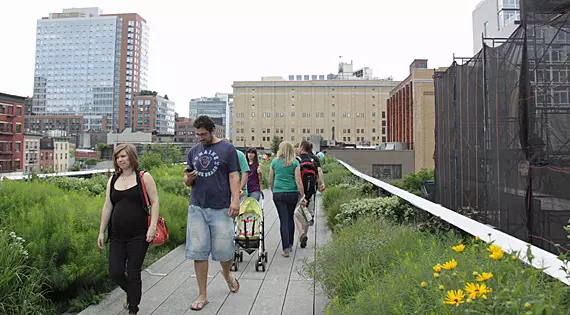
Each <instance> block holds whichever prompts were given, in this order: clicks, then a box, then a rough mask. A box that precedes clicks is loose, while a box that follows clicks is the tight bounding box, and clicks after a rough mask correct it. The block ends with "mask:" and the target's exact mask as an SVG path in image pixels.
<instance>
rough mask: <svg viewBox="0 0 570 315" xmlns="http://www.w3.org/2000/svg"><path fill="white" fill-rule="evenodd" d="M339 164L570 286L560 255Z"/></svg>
mask: <svg viewBox="0 0 570 315" xmlns="http://www.w3.org/2000/svg"><path fill="white" fill-rule="evenodd" d="M338 161H339V162H340V163H341V164H342V165H343V166H344V167H346V169H348V170H349V171H350V172H351V173H352V174H354V175H355V176H358V177H360V178H361V179H363V180H365V181H367V182H369V183H371V184H373V185H375V186H377V187H380V188H382V189H384V190H386V191H387V192H389V193H391V194H393V195H396V196H398V197H400V198H402V199H404V200H406V201H407V202H409V203H410V204H412V205H414V206H416V207H417V208H419V209H422V210H424V211H427V212H429V213H431V214H432V215H434V216H437V217H439V218H440V219H442V220H444V221H446V222H447V223H449V224H451V225H453V226H455V227H457V228H459V229H461V230H463V231H465V232H467V233H469V234H471V235H473V236H478V237H480V238H481V240H483V241H486V242H489V239H490V240H492V241H494V242H493V244H496V245H499V246H500V247H501V248H503V249H504V250H505V252H514V251H517V252H519V253H520V259H521V260H522V261H524V262H525V263H526V264H528V265H532V266H533V267H535V268H539V269H542V268H544V270H543V271H544V272H545V273H547V274H548V275H550V276H552V277H554V278H556V279H558V280H560V281H562V282H563V283H565V284H567V285H570V276H569V275H568V274H567V273H566V272H564V271H563V270H562V269H561V268H562V267H563V262H562V261H561V260H559V259H558V256H556V255H554V254H552V253H550V252H548V251H545V250H543V249H541V248H538V247H536V246H533V245H530V244H529V243H527V242H524V241H521V240H520V239H518V238H515V237H513V236H511V235H509V234H506V233H503V232H501V231H498V230H496V229H494V228H492V227H490V226H488V225H485V224H483V223H480V222H477V221H475V220H473V219H470V218H467V217H465V216H462V215H460V214H458V213H457V212H455V211H452V210H450V209H447V208H445V207H442V206H441V205H439V204H436V203H433V202H431V201H429V200H426V199H424V198H422V197H419V196H416V195H414V194H411V193H409V192H407V191H405V190H402V189H400V188H397V187H395V186H392V185H390V184H388V183H386V182H383V181H381V180H379V179H376V178H374V177H371V176H368V175H366V174H363V173H362V172H360V171H358V170H357V169H355V168H354V167H352V166H350V165H349V164H348V163H345V162H344V161H341V160H338ZM529 247H530V252H531V253H532V255H533V259H532V263H529V259H528V257H527V249H529Z"/></svg>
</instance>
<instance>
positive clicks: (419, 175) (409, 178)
mask: <svg viewBox="0 0 570 315" xmlns="http://www.w3.org/2000/svg"><path fill="white" fill-rule="evenodd" d="M434 178H435V175H434V170H433V169H425V168H423V169H421V170H420V171H419V172H416V173H411V174H408V175H406V176H404V180H403V181H397V182H393V183H392V185H394V186H396V187H398V188H400V189H403V190H406V191H408V192H410V193H412V194H415V195H418V196H419V195H420V194H421V189H422V183H423V182H425V181H428V180H434Z"/></svg>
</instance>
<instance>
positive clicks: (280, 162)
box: [269, 141, 304, 257]
mask: <svg viewBox="0 0 570 315" xmlns="http://www.w3.org/2000/svg"><path fill="white" fill-rule="evenodd" d="M269 189H270V190H271V191H272V192H273V202H274V203H275V207H276V208H277V213H278V214H279V222H280V224H281V227H280V232H281V246H282V248H283V253H282V256H283V257H289V254H290V252H291V250H292V248H293V238H294V237H295V221H294V217H293V215H294V213H295V207H296V206H297V203H298V202H299V198H303V197H304V189H303V183H302V182H301V171H300V168H299V161H297V160H296V159H295V148H294V147H293V144H291V142H289V141H283V142H281V144H280V145H279V151H278V152H277V156H276V158H275V159H274V160H273V161H271V166H270V169H269Z"/></svg>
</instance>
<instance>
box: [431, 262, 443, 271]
mask: <svg viewBox="0 0 570 315" xmlns="http://www.w3.org/2000/svg"><path fill="white" fill-rule="evenodd" d="M432 268H433V271H435V272H441V264H437V265H435V266H433V267H432Z"/></svg>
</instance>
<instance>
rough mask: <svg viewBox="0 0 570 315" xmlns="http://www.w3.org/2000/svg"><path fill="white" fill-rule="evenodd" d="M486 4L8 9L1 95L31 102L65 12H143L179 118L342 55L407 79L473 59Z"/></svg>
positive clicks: (157, 73)
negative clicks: (193, 103) (44, 21)
mask: <svg viewBox="0 0 570 315" xmlns="http://www.w3.org/2000/svg"><path fill="white" fill-rule="evenodd" d="M479 1H480V0H433V1H425V0H407V1H406V0H403V1H402V0H396V1H390V0H382V1H372V0H368V1H364V0H346V1H339V0H328V1H324V0H303V1H300V0H287V1H268V0H241V1H236V0H223V1H221V0H218V1H216V0H209V1H195V0H190V1H172V0H162V1H141V0H138V1H133V0H98V1H84V0H81V1H78V0H75V1H70V0H49V1H46V0H28V1H19V2H17V1H3V3H2V12H3V13H4V14H2V17H1V18H0V42H1V43H2V46H1V48H0V71H1V72H0V92H3V93H9V94H16V95H22V96H32V89H33V76H34V61H35V32H36V20H37V19H40V18H41V17H43V16H47V15H48V14H49V13H50V12H61V10H62V9H63V8H72V7H94V6H96V7H100V8H101V9H102V10H103V13H133V12H134V13H138V14H140V15H141V16H142V17H143V18H145V19H146V21H147V23H148V25H149V27H150V60H149V89H151V90H156V91H157V92H159V93H160V94H161V95H163V94H168V96H169V98H170V99H171V100H173V101H174V102H176V109H177V111H178V112H179V113H180V114H181V116H187V115H188V102H189V101H190V99H191V98H196V97H200V96H213V95H214V93H216V92H232V87H231V85H232V82H233V81H242V80H259V79H260V78H261V77H262V76H284V77H286V76H287V75H289V74H328V73H331V72H335V73H336V68H337V65H338V62H339V56H343V57H344V59H345V60H346V61H350V60H353V61H354V65H355V67H356V68H360V67H364V66H368V67H370V68H372V70H373V74H374V76H378V77H387V76H389V75H392V76H393V77H394V79H396V80H402V79H404V78H405V77H406V76H407V74H408V72H409V70H408V66H409V64H410V63H411V62H412V60H413V59H414V58H427V59H429V61H428V67H430V68H437V67H443V66H448V65H450V64H451V62H452V59H453V58H452V57H453V53H455V54H456V55H459V56H462V57H465V56H471V55H472V50H473V48H472V46H473V44H472V38H473V35H472V18H471V14H472V12H473V10H474V9H475V6H476V5H477V3H478V2H479Z"/></svg>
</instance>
